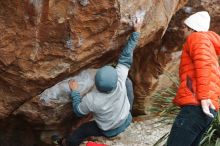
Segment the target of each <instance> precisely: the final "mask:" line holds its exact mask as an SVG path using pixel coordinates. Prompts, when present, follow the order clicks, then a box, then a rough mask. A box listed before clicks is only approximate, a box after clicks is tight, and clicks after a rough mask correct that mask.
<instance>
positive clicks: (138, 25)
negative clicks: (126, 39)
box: [133, 17, 143, 32]
mask: <svg viewBox="0 0 220 146" xmlns="http://www.w3.org/2000/svg"><path fill="white" fill-rule="evenodd" d="M142 24H143V19H142V18H138V17H136V19H135V21H134V22H133V26H134V31H136V32H141V27H142Z"/></svg>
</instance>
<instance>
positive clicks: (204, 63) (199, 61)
mask: <svg viewBox="0 0 220 146" xmlns="http://www.w3.org/2000/svg"><path fill="white" fill-rule="evenodd" d="M197 38H199V39H197V40H196V41H195V42H191V44H190V57H191V59H192V61H193V64H194V69H195V78H196V98H197V99H198V100H203V99H209V98H210V95H209V90H210V75H211V63H212V62H211V58H212V56H211V52H210V46H211V42H210V40H208V39H207V38H205V37H201V36H197Z"/></svg>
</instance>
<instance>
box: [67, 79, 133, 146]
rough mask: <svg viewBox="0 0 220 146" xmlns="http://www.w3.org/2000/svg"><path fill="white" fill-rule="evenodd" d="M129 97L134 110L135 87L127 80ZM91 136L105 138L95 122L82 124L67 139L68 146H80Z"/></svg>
mask: <svg viewBox="0 0 220 146" xmlns="http://www.w3.org/2000/svg"><path fill="white" fill-rule="evenodd" d="M126 88H127V96H128V100H129V103H130V106H131V108H130V110H131V109H132V105H133V101H134V93H133V85H132V82H131V80H130V79H129V78H127V79H126ZM90 136H105V135H104V134H103V132H102V130H101V129H100V128H99V127H98V126H97V124H96V122H95V121H90V122H88V123H85V124H82V125H81V126H80V127H79V128H78V129H76V130H75V131H74V132H73V133H71V134H70V135H69V136H68V137H67V139H66V145H67V146H78V145H80V144H81V143H82V141H83V140H84V139H86V138H87V137H90Z"/></svg>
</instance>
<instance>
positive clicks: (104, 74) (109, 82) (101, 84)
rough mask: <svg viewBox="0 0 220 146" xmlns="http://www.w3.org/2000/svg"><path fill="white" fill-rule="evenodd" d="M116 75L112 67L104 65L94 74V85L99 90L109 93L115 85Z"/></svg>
mask: <svg viewBox="0 0 220 146" xmlns="http://www.w3.org/2000/svg"><path fill="white" fill-rule="evenodd" d="M117 81H118V75H117V72H116V70H115V69H114V67H112V66H104V67H102V68H100V69H99V70H98V71H97V73H96V75H95V85H96V88H97V89H98V90H99V91H100V92H106V93H109V92H111V91H113V90H114V89H115V88H116V87H117Z"/></svg>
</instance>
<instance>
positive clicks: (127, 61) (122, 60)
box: [118, 32, 140, 68]
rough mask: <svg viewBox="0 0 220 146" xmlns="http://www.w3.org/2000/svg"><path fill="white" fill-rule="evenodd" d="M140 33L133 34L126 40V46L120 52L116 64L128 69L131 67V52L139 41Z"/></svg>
mask: <svg viewBox="0 0 220 146" xmlns="http://www.w3.org/2000/svg"><path fill="white" fill-rule="evenodd" d="M139 36H140V33H139V32H133V33H132V34H131V36H130V37H129V39H128V42H127V44H126V45H125V47H124V48H123V50H122V53H121V54H120V57H119V60H118V63H119V64H123V65H125V66H127V67H128V68H130V67H131V64H132V60H133V51H134V48H135V47H136V45H137V42H138V39H139Z"/></svg>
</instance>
